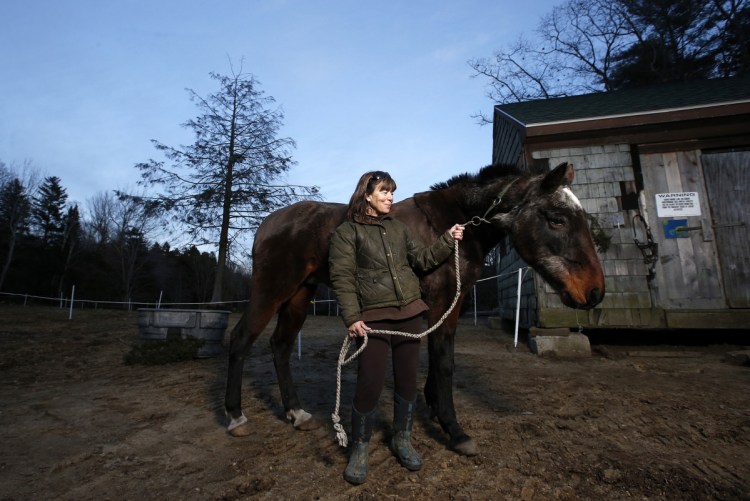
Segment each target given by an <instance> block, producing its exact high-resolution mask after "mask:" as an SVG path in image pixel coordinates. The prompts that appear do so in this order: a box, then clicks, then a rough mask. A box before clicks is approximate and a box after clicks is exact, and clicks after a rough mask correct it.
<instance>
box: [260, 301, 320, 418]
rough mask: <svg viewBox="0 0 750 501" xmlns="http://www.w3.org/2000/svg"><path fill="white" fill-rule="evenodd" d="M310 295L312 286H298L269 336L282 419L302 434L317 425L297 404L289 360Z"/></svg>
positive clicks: (305, 315)
mask: <svg viewBox="0 0 750 501" xmlns="http://www.w3.org/2000/svg"><path fill="white" fill-rule="evenodd" d="M314 294H315V287H314V286H302V287H301V288H300V289H299V290H298V291H297V292H296V293H295V294H294V296H293V297H292V298H291V299H290V300H289V302H287V303H286V304H285V305H284V306H282V308H281V310H280V311H279V320H278V323H277V324H276V329H275V330H274V332H273V335H272V336H271V351H272V352H273V364H274V366H275V368H276V377H277V378H278V380H279V391H280V393H281V402H282V404H283V405H284V411H285V412H286V417H287V419H289V421H291V422H292V424H293V425H294V427H295V428H296V429H298V430H305V431H307V430H314V429H316V428H319V427H320V425H321V423H320V421H318V420H317V419H315V418H313V416H312V415H311V414H310V413H309V412H307V411H305V410H304V409H303V408H302V405H301V404H300V400H299V397H298V396H297V391H296V389H295V387H294V380H293V379H292V370H291V367H290V365H289V358H290V356H291V354H292V349H293V348H294V342H295V340H296V339H297V336H298V335H299V331H300V329H301V328H302V324H303V323H304V322H305V318H306V317H307V305H308V303H309V301H310V298H311V297H312V296H313V295H314Z"/></svg>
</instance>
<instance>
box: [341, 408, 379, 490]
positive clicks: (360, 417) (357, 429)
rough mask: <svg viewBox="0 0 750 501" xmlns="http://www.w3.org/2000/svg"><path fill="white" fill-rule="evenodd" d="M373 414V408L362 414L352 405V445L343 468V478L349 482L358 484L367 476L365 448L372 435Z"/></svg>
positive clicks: (366, 453) (366, 452)
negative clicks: (344, 468) (347, 461)
mask: <svg viewBox="0 0 750 501" xmlns="http://www.w3.org/2000/svg"><path fill="white" fill-rule="evenodd" d="M374 415H375V409H373V410H371V411H370V412H368V413H367V414H362V413H361V412H359V411H358V410H357V409H355V408H354V405H352V445H351V451H350V453H349V463H348V464H347V465H346V470H344V479H345V480H346V481H347V482H349V483H350V484H354V485H359V484H361V483H363V482H364V481H365V479H366V478H367V456H368V451H367V448H368V444H369V442H370V437H371V436H372V423H373V419H374Z"/></svg>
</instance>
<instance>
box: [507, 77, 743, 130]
mask: <svg viewBox="0 0 750 501" xmlns="http://www.w3.org/2000/svg"><path fill="white" fill-rule="evenodd" d="M748 101H750V75H746V76H743V77H734V78H721V79H714V80H694V81H690V82H678V83H671V84H662V85H654V86H648V87H639V88H634V89H626V90H620V91H613V92H598V93H594V94H583V95H578V96H568V97H560V98H553V99H539V100H534V101H526V102H521V103H509V104H501V105H497V106H495V109H496V110H499V111H501V112H503V113H505V114H507V115H509V116H511V117H513V118H514V119H515V120H517V121H518V122H520V123H522V124H523V125H526V126H533V125H541V124H549V123H556V122H557V123H559V122H574V121H577V120H588V119H592V118H604V117H615V116H623V115H638V114H643V113H649V112H664V111H668V110H679V109H686V108H697V107H702V106H710V105H716V104H720V103H733V102H748Z"/></svg>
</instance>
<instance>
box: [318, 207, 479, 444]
mask: <svg viewBox="0 0 750 501" xmlns="http://www.w3.org/2000/svg"><path fill="white" fill-rule="evenodd" d="M482 222H486V220H485V219H484V218H479V217H476V216H475V217H474V218H472V220H471V221H469V222H468V223H464V224H463V225H462V226H467V225H469V224H471V225H474V226H478V225H479V224H480V223H482ZM453 261H454V266H455V269H456V295H455V297H454V298H453V302H452V303H451V305H450V307H449V308H448V310H447V311H446V312H445V313H444V314H443V316H442V317H440V320H438V321H437V322H436V323H435V325H433V326H432V327H430V328H429V329H427V330H426V331H424V332H421V333H419V334H413V333H410V332H399V331H390V330H371V331H369V332H370V334H390V335H395V336H405V337H411V338H415V339H421V338H423V337H425V336H426V335H428V334H429V333H431V332H433V331H434V330H435V329H437V328H438V327H440V326H441V325H442V324H443V322H444V321H445V319H446V318H448V315H450V314H451V311H453V308H455V306H456V303H458V298H459V297H460V296H461V273H460V269H459V264H458V263H459V256H458V240H454V242H453ZM351 344H352V338H350V337H349V335H348V334H347V336H346V338H344V344H343V346H342V347H341V352H340V353H339V362H338V367H337V369H336V408H335V409H334V411H333V414H332V415H331V419H332V420H333V429H334V430H336V439H337V440H338V442H339V445H340V446H342V447H346V445H347V443H348V440H347V436H346V431H344V427H343V426H341V418H340V417H339V408H340V406H341V368H342V367H343V366H345V365H346V364H348V363H349V362H351V361H352V360H354V359H356V358H357V357H358V356H359V354H360V353H362V352H363V351H364V349H365V348H366V347H367V332H365V335H364V340H363V342H362V346H360V347H359V349H358V350H357V351H355V352H354V353H352V354H351V356H349V357H348V358H347V353H348V352H349V347H350V346H351Z"/></svg>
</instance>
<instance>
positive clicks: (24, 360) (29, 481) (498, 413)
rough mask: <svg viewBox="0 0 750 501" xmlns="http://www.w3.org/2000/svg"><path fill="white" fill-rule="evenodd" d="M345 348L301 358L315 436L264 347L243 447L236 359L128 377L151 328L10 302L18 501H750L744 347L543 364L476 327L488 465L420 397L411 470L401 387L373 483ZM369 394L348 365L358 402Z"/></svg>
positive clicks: (320, 325)
mask: <svg viewBox="0 0 750 501" xmlns="http://www.w3.org/2000/svg"><path fill="white" fill-rule="evenodd" d="M236 320H237V318H236V316H235V315H233V317H232V321H233V322H234V321H236ZM343 335H344V331H343V329H342V325H341V323H340V321H339V320H338V319H336V318H332V317H311V318H309V319H308V322H307V323H306V325H305V327H304V328H303V333H302V350H301V351H302V357H301V359H300V360H298V359H297V356H296V354H295V355H294V357H293V370H294V374H295V377H296V381H297V383H298V388H299V390H300V396H301V398H302V399H303V401H304V402H305V405H306V409H307V410H308V411H309V412H311V413H313V415H314V416H315V417H317V418H318V419H319V420H321V421H322V422H323V423H324V424H323V426H322V427H320V428H319V429H317V430H314V431H311V432H300V431H295V430H294V429H293V428H292V426H291V425H290V424H288V423H287V422H286V421H285V420H284V418H283V409H282V407H281V404H280V399H279V393H278V388H277V386H276V377H275V373H274V370H273V363H272V360H271V355H270V351H269V349H268V336H264V337H262V338H261V339H260V340H259V342H258V343H257V344H256V346H254V347H253V352H252V357H251V359H250V361H249V362H248V363H247V366H246V370H245V379H244V386H243V400H244V409H245V414H246V415H247V416H248V418H249V419H250V420H251V421H252V422H253V423H254V424H255V425H256V427H257V433H256V434H255V435H253V436H250V437H247V438H243V439H238V438H232V437H230V436H229V435H228V434H227V433H226V432H225V418H224V414H223V394H224V380H225V371H226V357H225V356H220V357H216V358H210V359H196V360H192V361H186V362H178V363H173V364H169V365H162V366H142V365H125V364H124V363H123V361H122V360H123V355H124V354H125V353H127V352H128V351H129V350H130V347H131V346H132V345H133V343H136V342H137V340H138V332H137V327H136V314H135V313H126V312H116V311H104V310H77V311H76V312H75V313H74V318H73V319H72V320H68V312H67V311H65V310H59V309H54V308H43V307H22V306H12V305H0V383H1V384H0V499H2V500H10V499H14V500H30V499H44V500H46V499H65V500H88V499H97V500H106V499H170V500H171V499H206V500H224V499H227V500H230V499H231V500H234V499H269V500H270V499H273V500H277V499H400V498H404V499H424V500H427V499H430V500H432V499H435V500H454V499H455V500H483V499H498V500H503V499H520V500H524V501H531V500H547V499H562V500H574V499H584V500H605V499H606V500H621V499H665V500H680V499H691V500H702V499H706V500H707V499H724V500H729V499H750V368H749V367H747V366H742V365H733V364H730V363H727V362H726V360H725V358H726V353H727V352H730V351H733V350H737V349H741V348H742V347H741V346H735V345H729V344H700V343H697V344H696V343H692V344H690V345H658V344H650V345H646V346H624V345H619V344H618V345H615V344H612V343H607V344H595V343H593V342H592V348H593V354H592V356H591V357H586V358H583V359H560V358H554V357H553V358H542V357H538V356H536V355H533V354H531V353H529V351H528V349H527V348H526V347H525V345H523V344H519V347H518V349H514V348H513V341H512V337H511V335H510V334H508V333H504V332H502V331H498V330H490V329H488V328H484V327H474V326H473V324H472V322H471V321H470V320H465V321H462V324H461V325H460V327H459V332H458V338H457V342H456V350H457V353H456V377H455V400H456V408H457V412H458V415H459V420H460V421H461V422H462V424H463V425H464V427H465V429H466V431H467V432H468V433H469V434H470V435H471V436H472V437H473V438H474V439H475V440H476V441H477V443H478V446H479V449H480V452H479V455H477V456H475V457H462V456H459V455H457V454H456V453H454V452H452V451H450V450H448V449H447V446H446V438H445V436H444V435H443V434H442V433H441V432H440V430H439V427H438V426H437V424H435V423H434V422H432V421H430V420H429V416H428V414H427V410H426V408H425V406H424V402H423V400H422V397H421V396H420V414H419V419H418V420H417V422H416V424H415V444H416V447H417V448H418V450H419V451H420V452H421V454H422V455H423V457H424V461H425V466H424V468H423V469H422V470H421V471H419V472H416V473H410V472H408V471H407V470H406V469H404V468H402V467H401V466H399V465H398V463H397V462H396V460H395V459H394V458H393V457H392V456H391V454H390V453H389V452H388V450H387V446H386V445H385V441H386V440H387V439H388V434H389V432H390V429H389V423H390V413H391V408H392V407H391V403H390V400H391V393H390V392H391V389H390V387H389V388H387V389H386V392H385V393H384V395H383V398H382V399H381V405H382V408H381V421H380V423H379V425H378V427H377V429H378V430H379V431H378V432H377V433H376V435H375V437H374V438H373V441H372V443H371V451H372V452H371V461H370V475H369V477H368V480H367V482H366V483H365V484H364V485H362V486H358V487H354V486H351V485H349V484H348V483H346V482H345V481H344V480H343V478H342V472H343V470H344V467H345V464H346V458H347V454H346V450H344V449H342V448H340V447H339V446H338V445H337V444H336V442H335V438H334V432H333V427H332V425H331V421H330V414H331V412H332V410H333V405H334V401H335V388H336V385H335V375H336V359H337V355H338V351H339V348H340V345H341V341H342V340H343ZM749 335H750V334H749ZM705 337H706V338H709V337H710V336H709V335H708V334H707V335H706V336H705ZM747 339H748V341H746V343H747V344H750V337H748V338H747ZM741 342H742V341H741ZM426 351H427V350H426V342H423V346H422V352H423V355H422V357H423V359H422V367H423V369H426V364H427V358H426ZM424 374H425V371H424V370H423V371H422V374H421V375H420V377H421V378H422V379H423V378H424ZM353 381H354V370H353V367H347V368H345V376H344V393H343V397H342V401H343V402H349V401H351V390H352V386H353ZM422 384H423V380H422V381H421V382H420V386H422ZM348 414H349V413H348V408H346V407H345V408H344V409H343V412H342V415H343V416H344V421H345V422H346V423H348ZM347 429H348V425H347Z"/></svg>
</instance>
